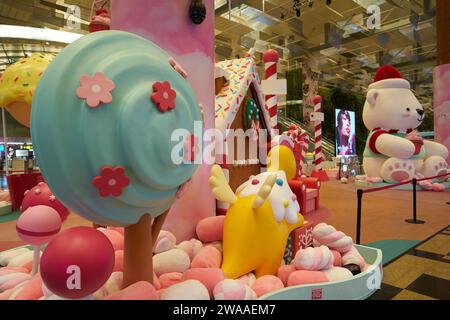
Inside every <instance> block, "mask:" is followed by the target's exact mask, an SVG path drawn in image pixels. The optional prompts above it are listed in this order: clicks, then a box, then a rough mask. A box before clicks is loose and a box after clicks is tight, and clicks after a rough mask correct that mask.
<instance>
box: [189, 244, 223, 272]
mask: <svg viewBox="0 0 450 320" xmlns="http://www.w3.org/2000/svg"><path fill="white" fill-rule="evenodd" d="M221 265H222V254H221V253H220V251H219V250H217V249H216V248H215V247H213V246H206V247H203V248H202V249H201V250H200V252H199V253H198V254H197V255H196V256H195V258H194V259H193V260H192V262H191V268H220V266H221Z"/></svg>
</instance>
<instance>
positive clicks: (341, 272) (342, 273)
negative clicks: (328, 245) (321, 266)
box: [323, 267, 353, 282]
mask: <svg viewBox="0 0 450 320" xmlns="http://www.w3.org/2000/svg"><path fill="white" fill-rule="evenodd" d="M323 273H324V274H325V277H327V279H328V281H330V282H335V281H344V280H348V279H351V278H352V277H353V274H352V273H351V272H350V271H349V270H348V269H345V268H340V267H334V268H331V269H329V270H325V271H324V272H323Z"/></svg>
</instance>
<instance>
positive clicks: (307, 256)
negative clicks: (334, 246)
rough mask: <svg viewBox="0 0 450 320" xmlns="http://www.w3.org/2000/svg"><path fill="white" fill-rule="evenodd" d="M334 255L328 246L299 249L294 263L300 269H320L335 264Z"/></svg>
mask: <svg viewBox="0 0 450 320" xmlns="http://www.w3.org/2000/svg"><path fill="white" fill-rule="evenodd" d="M333 263H334V256H333V254H332V253H331V251H330V249H328V247H326V246H320V247H316V248H313V247H309V248H306V249H300V250H299V251H297V253H296V255H295V258H294V261H293V263H292V264H293V265H294V266H295V267H296V268H297V269H298V270H310V271H319V270H326V269H329V268H331V267H332V266H333Z"/></svg>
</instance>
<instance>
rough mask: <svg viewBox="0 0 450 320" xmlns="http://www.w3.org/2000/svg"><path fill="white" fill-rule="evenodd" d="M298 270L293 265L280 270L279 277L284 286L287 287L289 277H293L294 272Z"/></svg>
mask: <svg viewBox="0 0 450 320" xmlns="http://www.w3.org/2000/svg"><path fill="white" fill-rule="evenodd" d="M296 270H297V269H296V268H295V266H294V265H292V264H289V265H285V266H281V267H279V268H278V273H277V277H278V278H280V280H281V281H282V282H283V284H284V286H287V283H288V279H289V276H290V275H291V273H292V272H294V271H296Z"/></svg>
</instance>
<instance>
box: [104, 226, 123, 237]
mask: <svg viewBox="0 0 450 320" xmlns="http://www.w3.org/2000/svg"><path fill="white" fill-rule="evenodd" d="M106 229H108V230H114V231H116V232H118V233H120V234H121V235H122V236H123V235H124V234H125V229H124V228H121V227H107V228H106Z"/></svg>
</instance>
